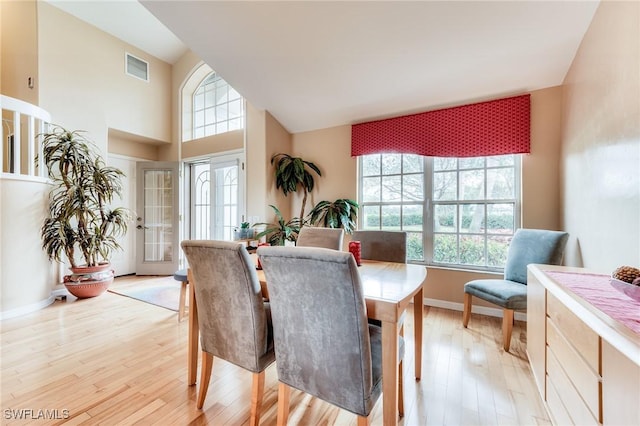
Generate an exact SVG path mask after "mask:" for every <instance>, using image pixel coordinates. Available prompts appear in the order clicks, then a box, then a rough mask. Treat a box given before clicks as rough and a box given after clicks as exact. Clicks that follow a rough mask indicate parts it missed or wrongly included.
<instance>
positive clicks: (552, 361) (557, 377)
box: [547, 350, 599, 425]
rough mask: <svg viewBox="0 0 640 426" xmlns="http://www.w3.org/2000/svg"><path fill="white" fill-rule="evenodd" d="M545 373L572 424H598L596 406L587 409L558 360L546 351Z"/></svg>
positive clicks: (550, 352)
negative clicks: (546, 372)
mask: <svg viewBox="0 0 640 426" xmlns="http://www.w3.org/2000/svg"><path fill="white" fill-rule="evenodd" d="M547 371H548V376H547V378H548V380H550V381H551V382H552V383H553V387H554V388H555V390H556V391H557V397H558V398H559V399H560V400H561V401H562V405H563V406H564V407H565V409H566V411H567V413H568V415H569V416H570V417H571V420H572V421H573V424H576V425H597V424H599V422H598V420H597V418H596V417H595V416H597V415H598V411H599V410H598V406H592V407H587V405H586V404H585V403H584V401H583V400H582V396H581V395H580V392H579V391H578V390H577V389H576V388H575V387H574V385H573V383H571V380H569V377H567V375H566V374H565V371H564V369H563V368H562V367H561V366H560V363H559V362H558V359H557V358H556V357H555V355H554V354H553V352H552V351H550V350H547Z"/></svg>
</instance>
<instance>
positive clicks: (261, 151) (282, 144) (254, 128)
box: [246, 102, 292, 222]
mask: <svg viewBox="0 0 640 426" xmlns="http://www.w3.org/2000/svg"><path fill="white" fill-rule="evenodd" d="M246 123H247V124H246V132H247V133H246V160H247V162H246V164H247V170H246V172H247V174H246V176H247V216H249V217H251V216H257V217H258V218H259V219H258V220H259V221H264V222H272V221H273V219H274V217H275V216H274V214H273V210H272V209H271V208H270V207H269V205H274V206H276V207H277V208H278V210H280V212H281V213H282V216H283V217H284V218H285V220H289V219H291V217H292V210H291V197H285V196H284V195H283V194H282V192H280V190H276V185H275V178H274V170H273V166H272V165H271V157H272V156H273V155H274V154H278V153H281V152H282V153H291V139H292V138H291V134H289V132H287V130H286V129H285V128H284V127H282V125H281V124H280V123H279V122H278V120H276V119H275V118H274V117H273V116H272V115H271V114H270V113H269V112H268V111H263V110H259V109H257V108H255V107H254V106H253V105H252V104H251V103H249V102H247V120H246Z"/></svg>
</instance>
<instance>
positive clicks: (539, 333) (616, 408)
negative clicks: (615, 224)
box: [527, 265, 640, 425]
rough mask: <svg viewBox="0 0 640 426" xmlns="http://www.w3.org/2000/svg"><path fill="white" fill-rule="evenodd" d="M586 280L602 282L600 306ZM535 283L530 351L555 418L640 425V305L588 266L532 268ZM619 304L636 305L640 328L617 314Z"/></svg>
mask: <svg viewBox="0 0 640 426" xmlns="http://www.w3.org/2000/svg"><path fill="white" fill-rule="evenodd" d="M581 279H583V280H584V281H585V282H586V281H587V280H588V281H589V282H590V285H591V286H592V288H595V287H594V283H595V284H596V285H597V286H601V287H597V290H598V292H600V293H601V294H602V295H600V296H598V300H595V304H594V303H593V302H594V300H593V294H590V297H591V298H592V300H591V302H590V301H589V300H588V298H584V297H582V296H581V294H583V293H581V290H582V288H580V287H581V286H580V285H578V286H576V285H575V284H576V283H578V284H579V282H580V280H581ZM565 281H566V282H565ZM568 281H571V284H572V285H571V286H569V285H568ZM585 287H588V286H585ZM527 288H528V290H527V292H528V293H527V354H528V356H529V362H530V364H531V370H532V372H533V375H534V378H535V382H536V385H537V387H538V391H539V392H540V395H541V396H542V399H543V401H544V402H545V405H546V407H547V410H548V411H549V413H550V415H551V420H552V421H553V423H554V424H557V425H565V424H578V425H590V424H593V425H598V424H603V425H640V333H638V329H637V325H640V323H639V322H637V319H638V318H640V304H636V303H635V302H633V301H632V300H631V299H625V298H626V296H624V295H621V294H619V292H618V291H617V290H616V289H614V288H613V287H612V286H610V285H609V283H608V277H605V276H602V275H597V274H592V273H589V272H588V271H586V270H584V269H581V268H568V267H561V266H549V265H529V267H528V287H527ZM587 291H589V289H588V288H587ZM606 293H609V294H606ZM609 297H610V298H611V300H609ZM601 302H607V303H601ZM608 302H611V303H608ZM616 303H621V304H624V305H625V307H626V309H627V311H626V312H630V311H629V308H630V309H631V312H632V314H631V317H632V320H631V321H632V322H631V323H632V326H633V327H636V329H635V331H634V330H632V329H631V328H630V327H629V326H628V325H629V322H627V325H625V324H623V323H622V322H621V321H620V320H619V319H614V317H619V316H620V315H619V313H617V312H615V311H616ZM595 305H599V306H601V307H602V306H604V305H608V306H606V307H604V308H602V309H601V308H598V307H597V306H595ZM636 307H637V308H638V311H637V313H636V312H635V308H636ZM612 309H613V310H612ZM605 311H607V312H605ZM612 312H613V313H614V314H615V315H613V317H612V315H611V313H612ZM624 320H625V321H629V318H627V317H625V318H624Z"/></svg>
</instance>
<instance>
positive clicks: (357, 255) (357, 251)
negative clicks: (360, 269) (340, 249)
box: [349, 241, 361, 266]
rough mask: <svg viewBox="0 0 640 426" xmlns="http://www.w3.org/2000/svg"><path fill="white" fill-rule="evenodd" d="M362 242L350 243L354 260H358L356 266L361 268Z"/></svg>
mask: <svg viewBox="0 0 640 426" xmlns="http://www.w3.org/2000/svg"><path fill="white" fill-rule="evenodd" d="M360 248H361V246H360V241H350V242H349V251H350V252H351V254H352V255H353V258H354V259H355V260H356V265H358V266H360V262H361V259H360Z"/></svg>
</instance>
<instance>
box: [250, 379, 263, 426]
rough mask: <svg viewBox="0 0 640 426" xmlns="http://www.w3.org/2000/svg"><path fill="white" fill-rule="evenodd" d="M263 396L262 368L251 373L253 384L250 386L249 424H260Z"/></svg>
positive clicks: (254, 425) (253, 425) (256, 425)
mask: <svg viewBox="0 0 640 426" xmlns="http://www.w3.org/2000/svg"><path fill="white" fill-rule="evenodd" d="M263 397H264V370H262V371H261V372H259V373H253V385H252V387H251V421H250V422H249V424H250V425H251V426H258V425H259V424H260V414H261V410H262V398H263Z"/></svg>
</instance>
